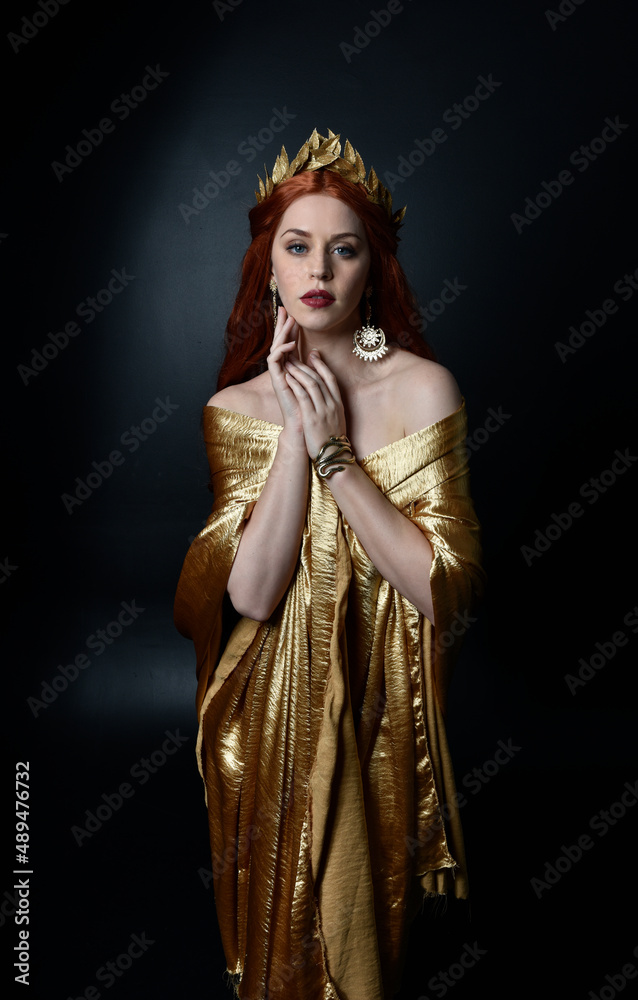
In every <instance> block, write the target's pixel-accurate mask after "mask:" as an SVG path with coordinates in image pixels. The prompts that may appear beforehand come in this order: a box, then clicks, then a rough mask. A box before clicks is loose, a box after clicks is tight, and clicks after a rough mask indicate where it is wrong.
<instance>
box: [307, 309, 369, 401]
mask: <svg viewBox="0 0 638 1000" xmlns="http://www.w3.org/2000/svg"><path fill="white" fill-rule="evenodd" d="M350 325H351V324H350ZM354 331H355V327H354V326H352V328H351V329H350V327H348V328H344V329H342V330H330V331H329V332H326V333H322V332H318V331H316V330H306V329H304V328H303V327H299V337H298V339H297V354H298V356H299V360H300V361H301V362H302V363H303V364H308V355H309V354H310V352H311V351H319V355H320V357H321V359H322V361H324V362H325V363H326V364H327V365H328V368H330V370H331V371H332V372H333V374H334V376H335V378H336V379H337V382H338V384H339V387H340V388H343V387H344V386H347V385H351V384H353V383H356V382H361V381H366V380H367V376H368V373H369V372H368V369H369V365H368V364H367V363H366V362H365V361H362V360H361V358H358V357H357V356H356V355H355V354H353V353H352V348H353V339H352V338H353V335H354Z"/></svg>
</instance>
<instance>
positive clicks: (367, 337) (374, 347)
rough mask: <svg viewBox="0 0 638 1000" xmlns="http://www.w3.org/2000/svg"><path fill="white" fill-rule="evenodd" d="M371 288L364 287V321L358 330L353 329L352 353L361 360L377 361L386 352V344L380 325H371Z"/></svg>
mask: <svg viewBox="0 0 638 1000" xmlns="http://www.w3.org/2000/svg"><path fill="white" fill-rule="evenodd" d="M371 298H372V289H371V288H366V322H365V326H362V327H361V329H360V330H355V333H354V337H353V338H352V339H353V343H354V347H353V348H352V353H353V354H356V355H357V357H358V358H361V359H362V360H363V361H378V360H379V358H382V357H383V355H384V354H387V353H388V346H387V344H386V342H385V333H384V332H383V330H382V329H381V328H380V327H376V326H372V324H371V319H372V306H371V305H370V299H371Z"/></svg>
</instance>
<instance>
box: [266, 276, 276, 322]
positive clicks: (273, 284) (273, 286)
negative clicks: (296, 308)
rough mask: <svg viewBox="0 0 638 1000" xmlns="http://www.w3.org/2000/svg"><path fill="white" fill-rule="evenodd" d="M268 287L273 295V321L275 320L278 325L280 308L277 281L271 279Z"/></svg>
mask: <svg viewBox="0 0 638 1000" xmlns="http://www.w3.org/2000/svg"><path fill="white" fill-rule="evenodd" d="M268 287H269V289H270V292H271V295H272V314H273V319H274V321H275V323H277V310H278V306H277V282H276V281H275V279H274V278H271V279H270V282H269V284H268Z"/></svg>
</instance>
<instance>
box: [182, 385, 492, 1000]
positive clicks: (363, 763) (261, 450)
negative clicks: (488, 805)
mask: <svg viewBox="0 0 638 1000" xmlns="http://www.w3.org/2000/svg"><path fill="white" fill-rule="evenodd" d="M280 431H281V427H280V426H278V425H277V424H272V423H269V422H267V421H265V420H259V419H255V418H253V417H246V416H243V415H241V414H238V413H234V412H232V411H230V410H226V409H223V408H221V407H205V408H204V437H205V441H206V447H207V453H208V459H209V463H210V469H211V477H212V488H213V492H214V504H213V509H212V512H211V514H210V517H209V518H208V522H207V526H206V528H205V529H204V530H203V531H202V532H201V533H200V534H199V535H198V536H197V538H196V539H195V540H194V542H193V544H192V545H191V547H190V549H189V551H188V554H187V556H186V560H185V563H184V567H183V570H182V574H181V577H180V580H179V585H178V589H177V595H176V599H175V622H176V625H177V627H178V629H179V630H180V632H181V633H182V634H183V635H185V636H187V637H189V638H191V639H192V640H193V642H194V645H195V650H196V654H197V675H198V689H197V707H198V712H199V719H200V727H199V739H198V759H199V765H200V770H201V773H202V776H203V778H204V782H205V787H206V798H207V804H208V814H209V825H210V838H211V847H212V856H213V869H212V870H213V874H214V888H215V902H216V907H217V915H218V920H219V926H220V930H221V936H222V942H223V946H224V952H225V955H226V961H227V966H228V973H229V975H230V978H231V981H232V983H233V985H234V987H235V991H236V995H237V996H238V997H239V998H241V1000H265V998H280V1000H386V998H390V997H391V996H392V994H393V993H394V992H395V990H396V989H398V985H399V977H400V971H401V967H402V961H403V952H404V946H405V941H406V936H407V928H408V924H409V921H410V920H411V919H412V917H413V916H414V914H415V912H416V911H417V910H418V907H419V905H420V903H421V902H422V900H423V897H424V895H425V894H432V893H445V892H448V891H451V892H452V893H453V894H454V895H456V896H458V897H463V896H466V895H467V880H466V872H465V855H464V849H463V838H462V832H461V827H460V824H459V820H458V810H457V809H456V808H454V806H455V804H456V797H455V786H454V776H453V771H452V766H451V762H450V757H449V753H448V748H447V742H446V737H445V729H444V709H445V694H446V687H447V682H448V677H449V672H450V667H451V663H452V660H453V659H454V658H455V655H456V653H457V651H458V646H459V642H458V639H457V635H459V634H460V633H462V631H463V630H464V627H466V626H464V625H463V622H464V621H465V620H466V619H465V616H466V615H467V614H468V613H469V612H470V611H471V609H472V607H473V605H474V602H475V598H476V596H477V593H478V591H479V590H480V589H481V588H482V583H483V573H482V570H481V568H480V542H479V525H478V523H477V519H476V516H475V513H474V509H473V505H472V500H471V497H470V494H469V477H468V470H467V464H466V448H465V444H464V441H465V436H466V434H467V420H466V414H465V401H463V402H462V403H461V406H460V407H459V408H458V409H457V410H456V411H455V412H454V413H452V414H450V416H448V417H445V418H444V419H443V420H440V421H438V422H437V423H435V424H432V425H431V426H429V427H426V428H424V429H423V430H420V431H417V432H416V433H415V434H411V435H409V436H408V437H405V438H403V439H402V440H400V441H397V442H395V443H393V444H389V445H387V446H385V447H384V448H380V449H379V450H378V451H375V452H374V453H373V454H371V455H368V456H367V457H366V458H364V459H360V460H359V464H360V465H361V466H362V468H363V469H364V470H365V471H366V473H367V474H368V476H370V478H371V479H372V480H373V482H374V483H376V485H377V486H378V487H379V489H380V490H382V491H383V493H384V494H385V495H386V497H387V498H388V499H389V500H390V501H391V503H393V504H394V505H395V506H396V507H397V508H398V509H399V510H401V511H402V512H403V513H404V514H405V516H406V517H409V518H410V519H411V520H412V521H414V523H415V524H418V525H419V527H420V528H421V530H422V531H423V532H424V533H425V535H426V536H427V538H428V539H429V541H430V543H431V545H432V549H433V552H434V559H433V562H432V568H431V572H430V579H431V585H432V594H433V601H434V618H435V628H432V626H431V624H430V622H429V621H428V620H427V619H425V618H424V617H423V616H422V615H421V614H419V612H418V611H417V610H416V608H415V607H414V605H412V604H411V603H410V602H409V601H408V600H406V599H405V598H404V597H402V596H401V595H400V594H399V593H398V592H397V591H396V590H394V589H393V588H392V587H390V585H389V584H388V582H387V581H386V580H384V579H382V578H381V577H380V575H379V573H378V572H377V570H376V569H375V567H374V566H373V565H372V563H371V562H370V560H369V558H368V556H367V555H366V552H365V551H364V549H363V547H362V546H361V544H360V543H359V541H358V539H357V538H356V536H355V535H354V533H353V532H352V530H351V528H350V526H349V525H348V524H347V522H346V521H345V520H344V518H343V517H342V515H341V513H340V511H339V509H338V507H337V505H336V503H335V501H334V499H333V497H332V494H331V492H330V489H329V487H328V485H327V484H326V483H325V482H324V481H322V480H321V479H320V478H319V477H318V476H317V474H316V471H315V470H314V467H313V466H312V463H311V464H310V465H311V487H310V491H309V501H308V511H307V516H306V522H305V527H304V531H303V536H302V541H301V551H300V556H299V562H298V565H297V569H296V571H295V574H294V577H293V579H292V581H291V583H290V586H289V588H288V591H287V593H286V596H285V598H284V599H283V600H282V601H281V603H280V605H279V607H278V608H277V610H276V611H275V613H274V614H273V615H272V616H271V618H270V619H269V620H268V621H267V622H257V621H253V620H251V619H248V618H241V619H240V618H239V616H237V615H236V614H235V613H234V612H233V611H232V608H231V607H230V604H229V601H228V598H227V596H225V589H226V583H227V580H228V575H229V573H230V568H231V566H232V562H233V559H234V557H235V553H236V550H237V546H238V544H239V541H240V538H241V532H242V527H243V524H244V521H245V519H246V518H247V517H248V516H249V514H250V512H251V510H252V508H253V506H254V504H255V502H256V501H257V499H258V498H259V495H260V492H261V489H262V487H263V486H264V483H265V482H266V478H267V476H268V471H269V469H270V466H271V464H272V461H273V459H274V456H275V451H276V447H277V438H278V435H279V432H280ZM229 611H230V612H231V613H232V614H233V615H234V628H233V630H232V633H231V634H230V636H228V632H229V626H228V619H229ZM222 612H223V613H222ZM222 643H225V648H224V649H223V651H222ZM220 651H221V658H220Z"/></svg>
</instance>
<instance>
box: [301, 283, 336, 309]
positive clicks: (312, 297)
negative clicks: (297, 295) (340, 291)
mask: <svg viewBox="0 0 638 1000" xmlns="http://www.w3.org/2000/svg"><path fill="white" fill-rule="evenodd" d="M334 300H335V298H334V295H331V294H330V292H327V291H326V290H325V288H312V289H311V290H310V291H309V292H306V294H305V295H302V296H301V301H302V302H305V304H306V305H307V306H311V307H312V308H313V309H323V307H324V306H329V305H330V304H331V303H332V302H334Z"/></svg>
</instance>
